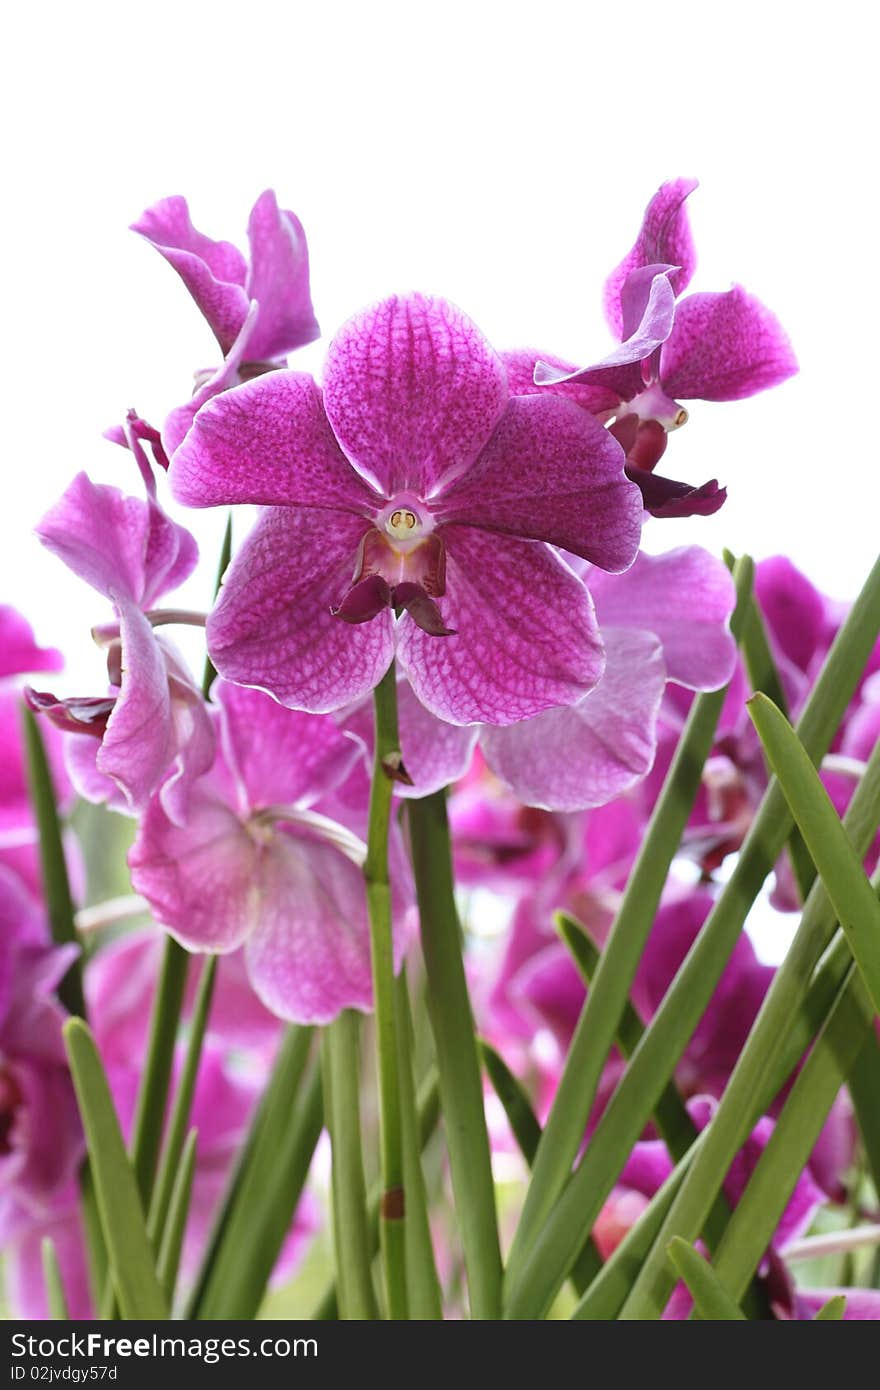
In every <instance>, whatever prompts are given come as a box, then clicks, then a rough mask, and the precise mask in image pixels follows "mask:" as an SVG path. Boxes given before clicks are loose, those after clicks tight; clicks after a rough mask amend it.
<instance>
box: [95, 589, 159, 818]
mask: <svg viewBox="0 0 880 1390" xmlns="http://www.w3.org/2000/svg"><path fill="white" fill-rule="evenodd" d="M119 612H120V623H119V626H120V632H121V635H122V688H121V690H120V692H119V699H118V700H117V701H116V704H115V705H114V707H113V713H112V714H111V715H110V718H109V720H108V722H107V729H106V732H105V734H104V738H103V740H102V742H101V747H100V751H99V753H98V755H97V759H96V767H97V770H98V771H99V772H101V773H103V774H104V776H106V777H110V778H112V780H113V781H114V782H115V783H116V785H117V786H118V787H120V788H121V790H122V792H123V793H124V795H125V797H126V798H127V800H128V804H129V806H130V807H131V808H132V810H136V809H139V808H140V807H141V806H143V805H144V803H145V802H146V800H147V799H148V797H150V796H151V795H152V793H153V792H154V791H155V790H156V788H157V787H158V785H159V783H160V781H161V780H162V778H163V776H164V775H165V773H166V772H167V771H168V769H169V767H170V766H171V763H172V761H173V759H174V757H175V754H176V753H177V744H176V741H175V737H174V727H173V723H172V718H171V694H170V691H169V687H168V668H167V666H166V664H165V657H164V655H163V653H162V650H161V648H160V646H159V643H158V641H157V639H156V634H155V632H154V631H153V629H152V628H151V626H150V624H149V623H148V622H147V619H146V618H145V617H144V615H143V613H141V611H140V609H139V608H138V607H137V606H136V605H135V604H132V603H126V604H124V605H123V606H121V607H120V610H119Z"/></svg>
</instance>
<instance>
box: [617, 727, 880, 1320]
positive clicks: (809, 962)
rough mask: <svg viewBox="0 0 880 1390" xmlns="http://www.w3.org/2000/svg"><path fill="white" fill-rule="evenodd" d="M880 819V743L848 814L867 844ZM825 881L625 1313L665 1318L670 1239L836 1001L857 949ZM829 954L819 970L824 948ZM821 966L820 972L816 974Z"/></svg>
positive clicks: (690, 1219) (695, 1226)
mask: <svg viewBox="0 0 880 1390" xmlns="http://www.w3.org/2000/svg"><path fill="white" fill-rule="evenodd" d="M878 819H880V746H878V747H877V748H876V749H875V750H874V753H873V754H872V757H871V759H870V761H869V763H868V766H867V768H866V770H865V774H864V776H863V777H862V779H861V782H860V783H859V785H858V787H857V788H856V791H855V794H854V796H853V799H852V801H851V803H850V805H849V808H848V810H847V814H846V824H847V827H848V829H849V832H850V833H851V834H852V836H853V837H854V840H855V842H856V843H857V844H858V845H859V847H860V848H861V849H862V850H866V849H867V848H868V846H869V844H870V843H871V841H872V840H873V838H874V834H875V830H876V826H877V822H878ZM835 925H836V916H835V913H834V909H833V907H832V906H831V903H830V902H829V900H828V895H827V893H826V892H825V889H824V887H823V885H822V883H821V882H817V883H816V884H815V885H814V887H813V889H812V890H811V892H810V895H809V897H808V899H807V903H806V906H805V908H804V912H803V916H802V918H801V922H800V925H799V927H798V930H797V932H796V934H795V938H794V940H793V942H792V944H791V946H790V948H789V951H788V954H787V955H786V957H785V960H784V961H783V962H782V964H781V965H780V967H779V969H778V970H777V971H776V974H775V975H774V977H773V980H772V982H771V985H770V989H769V990H768V992H767V995H766V997H765V999H764V1002H763V1004H762V1006H761V1009H760V1011H759V1013H758V1017H757V1019H756V1020H755V1023H754V1025H753V1027H752V1030H751V1033H750V1034H749V1038H748V1040H747V1042H746V1046H745V1048H744V1049H743V1051H742V1053H741V1054H740V1056H739V1058H738V1059H737V1062H736V1065H735V1067H734V1069H733V1072H732V1074H731V1076H730V1079H729V1081H728V1083H727V1087H726V1089H725V1092H724V1095H723V1097H722V1099H721V1104H720V1105H719V1107H718V1110H717V1112H716V1114H715V1116H714V1118H713V1120H712V1124H711V1126H710V1129H709V1132H708V1134H707V1137H706V1143H705V1145H704V1146H703V1148H702V1150H701V1152H700V1154H699V1156H698V1158H697V1159H696V1161H695V1162H694V1165H693V1169H692V1171H691V1173H690V1174H689V1175H688V1178H687V1180H686V1182H685V1183H684V1184H683V1186H682V1190H681V1192H680V1194H679V1195H678V1197H677V1198H676V1200H675V1202H674V1204H673V1207H672V1210H671V1211H670V1213H669V1216H668V1218H667V1220H666V1221H665V1222H664V1225H663V1229H662V1230H661V1232H660V1234H659V1236H658V1239H657V1243H656V1246H655V1248H654V1249H653V1250H652V1251H651V1252H650V1254H649V1255H648V1257H647V1258H646V1260H645V1262H644V1265H643V1268H642V1270H641V1271H640V1273H639V1276H638V1278H637V1280H636V1282H635V1284H634V1286H633V1289H632V1292H631V1294H630V1296H629V1299H628V1300H627V1304H626V1307H625V1316H627V1317H632V1318H646V1317H649V1316H653V1317H658V1316H659V1315H660V1312H661V1311H662V1309H663V1307H664V1306H665V1304H666V1302H667V1299H668V1297H669V1294H670V1292H671V1290H672V1279H671V1276H670V1272H669V1268H668V1263H667V1260H666V1253H665V1252H666V1244H667V1242H668V1241H669V1239H670V1237H671V1236H673V1235H680V1236H682V1237H683V1239H684V1240H686V1241H692V1240H695V1239H696V1237H697V1235H698V1233H699V1230H700V1224H701V1222H702V1220H703V1216H704V1213H705V1211H706V1210H707V1208H708V1204H709V1203H710V1202H712V1201H713V1200H714V1198H715V1194H716V1193H718V1192H719V1191H720V1189H721V1184H722V1182H723V1180H724V1176H725V1174H726V1173H727V1171H728V1169H729V1168H730V1165H731V1163H732V1162H733V1159H734V1157H735V1155H736V1153H737V1151H738V1149H739V1148H740V1147H741V1145H742V1144H743V1143H744V1142H745V1140H746V1138H747V1137H748V1135H749V1133H750V1132H751V1129H752V1128H753V1126H754V1125H755V1124H756V1122H757V1120H758V1119H759V1118H760V1116H761V1115H762V1114H764V1113H765V1112H766V1111H767V1110H768V1109H769V1107H770V1104H771V1102H772V1101H773V1100H774V1098H775V1097H776V1095H777V1093H778V1092H779V1090H780V1089H781V1087H782V1086H783V1084H784V1083H785V1081H786V1080H787V1079H788V1077H789V1075H790V1074H791V1072H792V1071H793V1070H794V1068H795V1067H796V1066H797V1064H798V1063H799V1062H800V1060H801V1058H802V1056H803V1054H804V1052H805V1051H806V1050H807V1048H808V1047H809V1046H810V1044H811V1043H812V1041H813V1038H814V1037H815V1035H816V1033H817V1032H818V1031H819V1029H820V1028H821V1027H822V1025H823V1024H824V1021H825V1019H826V1017H827V1016H828V1014H829V1012H830V1010H831V1009H832V1008H833V1007H834V1004H835V1001H836V998H837V994H838V991H839V989H840V986H841V983H842V981H843V980H844V978H845V977H846V974H847V971H848V969H849V966H850V962H851V956H850V953H849V949H848V947H847V944H846V941H845V938H844V937H843V936H842V934H841V933H840V932H838V933H837V935H836V937H835V935H834V934H835ZM829 942H831V945H830V947H829V948H828V950H827V952H826V955H825V958H824V959H823V960H822V961H821V963H820V965H819V969H818V970H816V965H817V962H819V960H820V957H821V954H822V951H823V950H824V949H825V948H826V947H827V946H828V943H829ZM814 972H815V973H814Z"/></svg>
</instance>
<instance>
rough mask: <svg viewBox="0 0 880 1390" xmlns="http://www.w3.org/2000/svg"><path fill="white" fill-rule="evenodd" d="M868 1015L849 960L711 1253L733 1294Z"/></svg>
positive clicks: (859, 1042)
mask: <svg viewBox="0 0 880 1390" xmlns="http://www.w3.org/2000/svg"><path fill="white" fill-rule="evenodd" d="M873 1021H874V1009H873V1006H872V1004H871V999H870V996H869V994H868V991H867V989H866V987H865V984H864V981H863V979H862V977H861V975H860V974H859V971H858V969H857V967H856V966H855V965H853V966H852V967H851V969H850V973H849V976H848V977H847V980H846V981H845V983H844V985H843V988H842V989H841V991H840V994H839V995H838V998H837V1002H836V1004H835V1007H834V1008H833V1010H832V1012H831V1014H830V1015H829V1017H828V1020H827V1022H826V1024H825V1027H824V1028H823V1030H822V1032H821V1034H820V1035H819V1037H818V1039H817V1041H816V1045H815V1047H814V1048H813V1050H812V1052H811V1053H810V1055H809V1057H808V1058H807V1060H806V1062H805V1063H804V1066H803V1069H802V1070H801V1072H800V1074H799V1075H798V1078H797V1080H796V1081H795V1083H794V1086H793V1087H792V1089H791V1094H790V1095H789V1097H788V1099H787V1101H786V1102H785V1105H784V1107H783V1110H782V1113H781V1115H780V1116H779V1119H778V1120H777V1121H776V1125H775V1126H774V1129H773V1133H772V1134H771V1136H770V1139H769V1141H768V1144H767V1147H766V1148H765V1150H764V1152H763V1153H762V1154H761V1157H760V1158H759V1160H758V1163H757V1166H756V1168H755V1170H754V1172H753V1173H752V1176H751V1178H750V1180H749V1184H748V1186H747V1188H746V1190H745V1192H744V1193H743V1195H742V1197H741V1198H740V1201H739V1203H738V1205H737V1208H736V1211H735V1212H734V1214H733V1216H732V1217H731V1219H730V1225H729V1226H728V1228H727V1231H726V1232H725V1236H724V1240H723V1241H722V1243H721V1245H720V1247H719V1249H718V1252H717V1254H716V1256H715V1270H716V1273H717V1275H718V1278H719V1279H720V1280H722V1282H723V1283H724V1284H725V1285H726V1286H727V1288H729V1289H730V1291H731V1293H732V1294H733V1296H734V1297H735V1298H736V1297H738V1296H739V1293H740V1290H741V1289H742V1287H743V1285H744V1284H745V1283H747V1282H748V1280H749V1279H750V1278H751V1277H752V1274H753V1273H754V1271H755V1269H756V1268H757V1265H758V1262H759V1261H760V1259H761V1257H762V1255H763V1254H764V1251H765V1250H766V1248H767V1246H768V1244H769V1243H770V1240H771V1239H772V1236H773V1232H774V1230H775V1229H776V1226H777V1224H778V1222H779V1218H780V1216H781V1214H782V1212H783V1210H784V1208H785V1205H786V1203H787V1202H788V1201H789V1198H790V1197H791V1194H792V1192H793V1191H794V1187H795V1184H796V1182H797V1179H798V1177H799V1176H800V1174H801V1172H802V1170H803V1168H804V1165H805V1164H806V1162H807V1159H808V1158H809V1156H810V1153H811V1152H812V1150H813V1147H814V1145H815V1143H816V1140H817V1139H818V1137H819V1134H820V1133H821V1131H822V1126H823V1125H824V1123H825V1120H826V1117H827V1115H828V1112H829V1110H830V1109H831V1106H832V1105H833V1103H834V1099H835V1097H836V1095H837V1094H838V1092H839V1090H840V1088H841V1086H842V1085H843V1083H844V1082H845V1081H846V1078H847V1075H848V1073H849V1070H850V1068H851V1066H852V1064H853V1062H854V1061H855V1059H856V1057H857V1056H858V1054H859V1051H860V1050H861V1048H862V1046H863V1044H864V1040H865V1037H866V1036H867V1033H868V1030H869V1029H870V1027H871V1025H872V1023H873Z"/></svg>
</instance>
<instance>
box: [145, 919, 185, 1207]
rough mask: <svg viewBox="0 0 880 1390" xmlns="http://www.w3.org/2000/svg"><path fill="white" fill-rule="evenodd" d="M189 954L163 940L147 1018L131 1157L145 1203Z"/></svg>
mask: <svg viewBox="0 0 880 1390" xmlns="http://www.w3.org/2000/svg"><path fill="white" fill-rule="evenodd" d="M189 960H190V958H189V954H188V952H187V951H185V950H184V949H183V947H182V946H179V945H178V944H177V942H176V941H175V940H174V938H173V937H171V936H169V937H167V938H166V940H165V946H164V950H163V954H162V965H161V968H160V971H159V983H158V984H157V986H156V995H155V998H154V1000H153V1009H152V1013H151V1015H150V1036H149V1040H148V1042H147V1056H146V1061H145V1064H144V1072H143V1078H142V1081H141V1087H140V1090H139V1092H138V1100H137V1110H136V1112H135V1117H134V1131H133V1136H132V1141H131V1156H132V1164H133V1166H134V1171H135V1175H136V1176H137V1181H138V1189H139V1191H140V1194H141V1197H142V1198H143V1200H144V1203H148V1202H149V1199H150V1193H151V1191H152V1186H153V1178H154V1176H155V1173H156V1164H157V1162H158V1158H159V1146H160V1144H161V1142H162V1128H163V1125H164V1123H165V1106H166V1104H167V1102H168V1087H169V1085H170V1082H171V1071H172V1067H173V1066H174V1047H175V1044H176V1042H177V1029H178V1026H179V1024H180V1012H181V1009H182V1007H183V995H184V990H185V989H186V976H187V971H188V969H189Z"/></svg>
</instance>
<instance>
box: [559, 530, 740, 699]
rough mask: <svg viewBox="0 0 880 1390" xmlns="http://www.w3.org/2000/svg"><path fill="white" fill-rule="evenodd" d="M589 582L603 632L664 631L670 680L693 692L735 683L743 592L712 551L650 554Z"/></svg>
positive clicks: (683, 549)
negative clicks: (736, 622) (734, 633)
mask: <svg viewBox="0 0 880 1390" xmlns="http://www.w3.org/2000/svg"><path fill="white" fill-rule="evenodd" d="M585 578H586V583H587V586H588V587H589V590H590V593H591V594H592V595H593V602H594V603H595V605H596V615H597V617H598V619H599V626H600V627H601V629H602V630H603V632H604V630H605V628H606V626H613V627H627V628H641V629H644V630H645V631H647V632H653V633H656V635H657V636H658V637H659V638H660V641H661V642H662V644H663V659H664V661H665V663H666V671H667V678H668V679H669V680H671V681H675V682H676V683H677V684H678V685H684V686H687V687H688V689H689V690H718V689H720V687H721V686H722V685H726V684H727V682H728V681H729V680H730V678H731V676H732V675H733V670H734V667H735V665H736V643H735V642H734V640H733V638H732V637H731V635H730V629H729V622H730V616H731V614H732V612H733V610H734V607H735V605H736V590H735V589H734V585H733V580H732V579H731V577H730V574H729V572H728V569H727V566H726V565H724V564H722V562H721V561H720V560H717V559H716V558H715V556H714V555H710V554H709V552H708V551H707V550H703V549H702V548H701V547H700V546H698V545H687V546H681V547H680V548H679V549H677V550H670V551H667V552H666V554H664V555H646V554H645V553H644V552H643V551H642V552H640V554H639V556H638V558H637V559H636V561H635V564H634V565H632V567H631V568H630V569H628V570H627V572H626V573H625V574H619V575H608V574H604V573H602V572H601V571H600V570H591V571H590V573H589V574H588V575H587V576H585Z"/></svg>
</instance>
